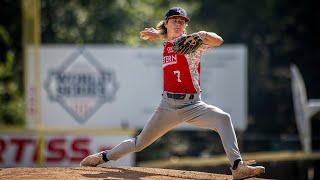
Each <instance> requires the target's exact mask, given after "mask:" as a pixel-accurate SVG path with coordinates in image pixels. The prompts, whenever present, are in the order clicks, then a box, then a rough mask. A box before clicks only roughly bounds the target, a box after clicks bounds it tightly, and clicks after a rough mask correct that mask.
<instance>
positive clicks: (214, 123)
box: [107, 92, 241, 166]
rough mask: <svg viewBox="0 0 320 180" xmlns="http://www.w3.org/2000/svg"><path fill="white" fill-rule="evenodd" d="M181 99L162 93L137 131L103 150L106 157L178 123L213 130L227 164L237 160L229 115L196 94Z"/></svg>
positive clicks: (147, 141) (150, 140)
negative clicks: (219, 139)
mask: <svg viewBox="0 0 320 180" xmlns="http://www.w3.org/2000/svg"><path fill="white" fill-rule="evenodd" d="M189 96H190V95H189V94H187V95H186V98H185V99H183V100H176V99H172V98H168V97H167V93H166V92H164V94H163V96H162V100H161V103H160V105H159V107H158V108H157V109H156V111H155V112H154V113H153V115H152V117H151V119H150V120H149V122H148V123H147V124H146V125H145V127H144V128H143V130H142V131H141V133H140V134H139V135H138V136H137V137H136V138H132V139H128V140H125V141H123V142H121V143H120V144H119V145H117V146H115V147H114V148H112V149H111V150H110V151H108V153H107V158H108V159H109V160H117V159H119V158H121V157H123V156H124V155H126V154H128V153H131V152H139V151H141V150H143V149H144V148H146V147H147V146H149V145H150V144H152V143H153V142H154V141H156V140H157V139H158V138H160V137H161V136H163V135H164V134H165V133H167V132H168V131H169V130H171V129H173V128H175V127H176V126H177V125H179V124H181V123H184V122H186V123H189V124H191V125H194V126H196V127H200V128H205V129H211V130H214V131H216V132H217V133H218V134H219V136H220V138H221V140H222V144H223V148H224V150H225V152H226V154H227V157H228V159H229V161H230V164H231V166H232V165H233V162H234V161H235V160H236V159H241V155H240V151H239V148H238V142H237V139H236V135H235V131H234V128H233V125H232V121H231V118H230V115H229V114H228V113H226V112H224V111H222V110H221V109H219V108H217V107H215V106H212V105H208V104H206V103H204V102H203V101H201V95H200V94H196V95H195V96H194V98H193V99H191V100H190V99H189Z"/></svg>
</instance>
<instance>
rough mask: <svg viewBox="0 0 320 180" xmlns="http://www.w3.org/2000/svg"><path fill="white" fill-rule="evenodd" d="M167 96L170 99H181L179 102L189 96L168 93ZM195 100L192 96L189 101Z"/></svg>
mask: <svg viewBox="0 0 320 180" xmlns="http://www.w3.org/2000/svg"><path fill="white" fill-rule="evenodd" d="M166 94H167V97H168V98H171V99H179V100H182V99H185V98H186V96H187V94H175V93H168V92H167V93H166ZM193 98H194V95H193V94H190V96H189V99H190V100H191V99H193Z"/></svg>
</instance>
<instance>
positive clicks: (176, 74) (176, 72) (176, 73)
mask: <svg viewBox="0 0 320 180" xmlns="http://www.w3.org/2000/svg"><path fill="white" fill-rule="evenodd" d="M173 74H174V75H175V76H177V81H178V82H182V81H181V79H180V71H179V70H176V71H173Z"/></svg>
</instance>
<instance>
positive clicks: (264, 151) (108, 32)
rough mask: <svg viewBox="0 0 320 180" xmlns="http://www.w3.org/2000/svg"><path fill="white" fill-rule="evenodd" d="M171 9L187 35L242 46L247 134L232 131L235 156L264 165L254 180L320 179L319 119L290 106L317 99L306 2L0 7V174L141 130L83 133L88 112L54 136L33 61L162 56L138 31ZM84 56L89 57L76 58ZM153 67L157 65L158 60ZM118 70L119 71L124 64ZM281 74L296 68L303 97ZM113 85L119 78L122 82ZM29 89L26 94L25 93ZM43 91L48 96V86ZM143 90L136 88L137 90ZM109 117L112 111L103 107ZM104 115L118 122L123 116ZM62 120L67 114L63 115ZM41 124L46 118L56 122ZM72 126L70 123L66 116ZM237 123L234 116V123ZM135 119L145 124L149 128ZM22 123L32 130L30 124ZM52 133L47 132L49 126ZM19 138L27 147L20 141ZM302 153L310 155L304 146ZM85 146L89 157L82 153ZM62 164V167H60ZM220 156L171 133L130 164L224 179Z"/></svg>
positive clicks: (98, 0)
mask: <svg viewBox="0 0 320 180" xmlns="http://www.w3.org/2000/svg"><path fill="white" fill-rule="evenodd" d="M173 6H181V7H183V8H184V9H186V10H187V12H188V14H189V16H190V18H191V21H190V22H189V26H188V27H187V31H188V32H195V31H200V30H206V31H212V32H216V33H217V34H219V35H220V36H221V37H222V38H223V39H224V45H223V46H226V47H227V46H228V45H239V44H241V45H243V46H245V50H246V51H245V52H246V68H245V70H246V81H245V82H246V89H245V90H246V91H245V94H246V96H245V97H246V100H245V101H246V103H245V105H246V115H245V117H246V127H245V128H244V129H241V130H239V131H238V130H237V136H238V141H239V146H240V150H241V152H242V153H243V154H244V157H245V158H246V157H248V158H254V159H257V161H258V162H259V164H262V165H264V166H266V168H267V172H266V174H265V175H263V176H262V177H265V178H276V179H320V173H319V172H320V155H319V149H320V131H319V129H320V113H319V112H318V111H315V112H312V113H310V112H309V111H308V107H309V106H308V105H307V104H305V103H303V102H302V103H300V104H301V107H300V106H299V98H301V96H303V95H304V93H305V96H306V99H307V102H308V100H309V99H314V101H312V102H314V104H312V105H314V106H316V105H317V104H318V100H319V99H320V73H319V68H320V51H319V50H320V47H319V43H318V42H317V41H318V39H319V38H318V34H319V33H320V25H319V22H320V14H319V13H316V12H317V9H316V7H317V6H316V5H315V1H288V0H283V1H276V0H260V1H248V0H241V1H240V0H234V1H209V0H201V1H193V0H185V1H181V0H172V1H166V0H157V1H153V0H136V1H133V0H109V1H103V0H92V1H89V0H70V1H64V0H60V1H54V0H26V1H18V0H13V1H12V0H2V1H0V8H1V10H0V15H1V16H0V17H1V20H0V125H1V129H0V130H1V131H0V135H1V136H0V138H1V139H0V166H2V167H12V166H49V165H50V164H49V165H48V164H47V163H46V162H49V161H50V160H51V162H54V163H53V164H51V165H52V166H59V165H61V166H69V165H70V164H71V165H74V164H77V163H78V162H79V161H80V160H81V159H82V158H83V157H85V155H87V154H89V153H93V151H96V150H97V148H92V146H93V145H91V144H90V142H95V143H98V144H99V149H107V148H110V147H112V146H114V145H116V144H117V143H118V142H120V141H122V140H123V139H125V138H126V137H127V136H128V137H131V136H135V135H136V134H138V133H139V132H140V131H141V128H142V127H141V128H139V127H137V128H136V127H131V126H130V122H131V121H134V120H135V119H125V120H123V119H119V120H118V119H114V120H116V121H117V120H118V121H119V122H120V121H121V123H120V124H121V125H120V126H119V127H116V128H115V126H114V127H113V126H112V128H111V129H108V127H107V126H105V127H104V124H103V123H102V124H99V122H97V123H95V124H94V125H89V124H86V123H88V122H90V118H91V117H94V116H95V112H92V113H91V114H90V115H88V116H84V117H86V118H84V119H85V120H84V119H83V118H82V120H83V121H86V122H85V123H82V124H81V123H79V125H78V124H77V121H75V123H74V124H72V125H71V126H70V128H67V129H63V127H64V123H63V121H66V120H65V119H63V118H62V119H60V120H59V121H55V122H52V124H53V125H57V124H59V123H60V125H57V126H61V127H60V128H58V129H54V130H53V129H50V128H48V127H46V126H44V124H43V123H39V122H40V121H42V120H43V118H42V117H43V116H41V115H40V114H39V110H37V108H39V107H41V105H43V103H44V102H43V101H44V100H43V99H44V98H45V97H46V96H47V94H43V93H40V91H41V90H40V89H45V87H44V85H43V84H44V83H43V84H41V85H39V84H37V82H42V80H43V79H48V77H47V76H44V77H42V75H43V74H44V73H43V71H44V70H42V69H41V68H42V67H43V66H42V64H44V63H45V61H43V60H42V58H43V57H45V56H44V52H43V50H42V47H46V48H48V47H58V48H59V47H62V50H63V49H66V50H67V51H68V52H66V53H65V54H72V52H73V50H74V49H75V48H73V47H85V46H89V48H88V49H89V50H88V52H90V53H91V54H95V53H94V51H95V50H94V49H93V47H100V46H101V47H102V51H103V49H104V48H106V49H107V50H106V51H108V50H110V49H111V50H112V48H115V47H120V48H124V49H125V50H126V51H128V52H129V51H131V49H133V50H138V51H139V50H141V49H146V50H143V52H146V53H148V52H151V51H152V52H153V51H154V49H159V50H161V48H162V42H145V41H141V40H140V39H139V32H140V31H141V30H143V29H144V28H145V27H152V26H153V27H155V26H156V24H157V23H158V22H159V21H160V20H162V19H163V17H164V14H165V12H166V11H167V10H168V9H169V8H170V7H173ZM223 46H222V47H221V48H223ZM30 47H31V50H30ZM90 48H91V49H90ZM219 48H220V47H219ZM219 48H217V49H219ZM148 49H150V51H148ZM47 51H49V50H48V49H47ZM60 51H61V48H60V49H59V52H60ZM141 51H142V50H141ZM59 52H58V53H57V54H59ZM61 52H62V51H61ZM143 52H142V53H141V54H143ZM79 53H80V54H81V53H82V51H81V50H80V51H79ZM119 53H121V51H120V52H119ZM66 56H68V55H65V56H63V55H62V57H66ZM74 56H77V55H74ZM213 56H214V53H213ZM84 57H91V56H90V55H86V54H85V53H84ZM159 57H160V56H159ZM160 58H161V57H160ZM30 59H33V60H30ZM65 59H66V58H64V59H63V58H62V60H65ZM69 59H70V58H69ZM84 59H85V58H84ZM89 59H90V58H89ZM96 59H97V58H96ZM98 59H99V58H98ZM51 60H52V61H51V62H52V63H53V64H55V63H56V66H59V64H63V62H62V60H61V62H62V63H60V61H58V60H57V61H56V62H53V61H54V60H55V57H52V58H51ZM112 60H113V61H118V60H119V59H112ZM113 61H111V60H110V61H109V60H106V63H107V65H108V63H109V65H110V66H113V64H112V63H113ZM119 61H120V60H119ZM158 61H159V63H160V61H161V59H158ZM30 62H31V63H30ZM114 63H116V62H114ZM75 64H76V63H75ZM76 65H77V64H76ZM78 65H79V64H78ZM120 65H121V64H120ZM120 65H119V66H120ZM293 65H295V66H293ZM31 66H32V67H33V68H34V69H33V68H30V67H31ZM121 66H122V67H124V66H123V64H122V65H121ZM128 66H129V65H128ZM60 67H63V65H61V66H60ZM73 67H76V66H73ZM290 67H296V68H297V69H298V71H299V72H300V73H299V75H300V76H301V77H300V80H301V79H302V81H303V82H304V84H299V85H297V86H299V88H298V89H300V90H301V89H302V91H301V93H299V92H298V93H297V95H295V94H294V93H293V92H294V90H293V89H294V85H293V76H294V75H293V70H292V69H290ZM137 68H139V67H137ZM158 68H159V69H158V70H156V69H154V70H153V71H160V70H161V65H160V64H159V67H158ZM128 70H130V69H128ZM131 70H132V69H131ZM131 70H130V72H132V73H133V74H134V72H135V71H143V70H140V69H133V71H131ZM66 71H67V70H66ZM58 72H60V71H58ZM99 72H100V71H99ZM295 72H296V71H295ZM103 73H108V72H103ZM103 73H102V74H103ZM119 73H120V74H121V72H118V74H119ZM30 74H31V75H30ZM60 75H61V74H60ZM38 76H39V77H38ZM40 76H41V77H40ZM118 76H119V78H121V75H118ZM108 77H109V76H108ZM38 78H39V79H38ZM50 78H53V77H49V79H50ZM109 78H111V75H110V77H109ZM216 78H219V79H223V77H216ZM298 79H299V78H298ZM159 81H160V80H159ZM53 82H55V83H57V82H56V81H54V80H53ZM300 82H301V81H300ZM30 83H31V84H32V83H33V84H35V86H34V87H32V86H30ZM53 84H54V83H53ZM111 84H113V83H111ZM113 85H114V89H118V90H119V91H121V88H123V87H125V86H122V84H121V81H120V83H118V85H116V83H114V84H113ZM151 85H153V84H151ZM302 85H305V87H304V86H302ZM48 86H49V89H50V87H51V85H50V84H49V85H48ZM52 86H54V85H52ZM148 86H149V85H148V83H145V88H148ZM129 87H130V86H129ZM159 87H160V86H159ZM37 88H39V89H37ZM131 88H132V89H133V91H134V89H135V88H136V87H135V86H134V84H133V85H132V86H131ZM156 88H158V87H156ZM47 89H48V87H47ZM127 89H128V88H127ZM304 89H305V92H303V90H304ZM32 90H34V94H33V95H34V96H35V97H39V99H37V98H35V97H34V99H33V100H34V102H33V103H32V100H31V103H30V92H31V91H32ZM160 90H161V89H159V91H160ZM110 91H111V90H110ZM28 93H29V94H28ZM52 96H54V95H52ZM55 98H59V96H57V97H55V96H54V97H51V100H52V101H54V100H56V102H60V105H61V106H63V107H64V109H68V107H66V106H68V103H69V100H70V99H69V100H68V101H65V102H64V103H61V99H60V100H59V99H58V100H57V99H55ZM144 98H145V99H148V98H149V97H148V96H145V97H144ZM158 98H160V97H158ZM295 98H296V99H298V100H294V99H295ZM31 99H32V98H31ZM222 99H223V97H222ZM302 99H303V98H302ZM70 101H71V100H70ZM96 101H98V100H95V101H94V102H96ZM111 102H115V101H108V100H106V102H103V103H100V104H105V103H106V104H107V105H108V103H109V104H110V103H111ZM121 103H123V105H125V104H124V102H119V104H120V105H119V106H116V107H121ZM30 104H31V105H30ZM32 104H33V105H32ZM98 104H99V103H98ZM55 105H56V106H58V105H59V104H58V103H55ZM129 105H130V106H132V104H129ZM214 105H218V104H214ZM30 106H31V107H30ZM312 107H313V106H312ZM32 108H34V109H32ZM104 108H105V106H103V107H102V108H100V109H99V112H101V113H102V112H107V111H104ZM108 108H110V109H112V106H108ZM40 109H41V108H40ZM42 109H44V108H42ZM62 110H63V108H62ZM112 110H113V111H118V112H122V113H124V114H125V113H126V110H127V109H122V110H121V109H112ZM30 111H32V112H30ZM63 111H64V112H65V110H63ZM67 111H69V113H70V112H71V113H70V114H74V112H73V113H72V108H71V110H70V109H69V110H67ZM145 111H149V109H146V110H145ZM44 113H45V112H44V111H43V112H42V114H44ZM46 116H48V117H49V116H50V117H52V116H53V117H54V116H56V114H46ZM104 116H105V117H107V118H106V119H108V117H111V116H108V114H107V113H106V114H104ZM137 116H138V115H137ZM297 116H302V117H303V118H301V117H300V118H299V117H297ZM72 118H76V117H75V116H72V117H71V116H70V119H72ZM80 119H81V118H80ZM236 119H237V117H233V120H234V121H236ZM299 119H300V120H299ZM142 120H143V121H144V122H146V121H147V120H148V119H147V118H142ZM29 121H34V122H31V125H30V122H29ZM300 121H307V122H308V123H309V125H308V123H306V124H307V125H306V124H304V123H302V124H303V125H301V126H300V127H299V123H301V122H300ZM78 122H79V121H78ZM52 124H50V123H49V124H46V125H47V126H49V127H50V126H52ZM236 129H237V128H236ZM105 133H106V134H105ZM88 134H93V136H95V137H97V138H98V140H93V139H90V135H88ZM27 136H30V138H29V139H28V138H25V137H27ZM22 137H23V138H22ZM304 138H307V140H306V139H304ZM308 138H309V141H310V142H308ZM303 139H304V140H305V141H304V142H303ZM77 143H78V144H77ZM104 143H105V144H107V145H103V144H104ZM304 143H305V145H304ZM28 144H33V146H32V147H33V148H34V150H30V149H31V148H29V147H28V148H27V147H26V148H24V147H25V146H26V145H28ZM308 144H309V145H310V147H309V149H308V148H307V147H306V146H308ZM85 146H90V148H89V149H86V148H85ZM100 146H103V147H100ZM70 148H71V149H73V151H74V152H75V153H76V155H77V156H76V157H73V158H72V157H70V155H69V156H67V155H66V154H68V153H69V154H70V153H72V152H70V150H69V149H70ZM93 149H94V150H93ZM10 150H12V151H11V152H14V151H16V152H17V153H18V152H20V154H19V153H18V154H17V153H16V154H12V158H11V159H10V157H9V156H6V153H7V154H8V153H9V151H10ZM24 151H25V153H24ZM28 153H31V154H32V157H33V160H28V159H27V158H26V157H25V156H26V154H28ZM48 156H50V157H49V158H48ZM67 157H68V158H69V159H70V160H68V161H67V160H65V158H67ZM224 157H225V154H224V151H223V148H222V145H221V141H220V138H219V136H218V135H217V134H216V133H215V132H211V131H204V130H194V129H188V128H186V129H184V128H182V129H178V130H173V131H170V132H169V133H168V134H166V135H165V136H163V137H162V138H161V139H159V140H157V141H156V142H155V143H154V144H152V145H151V146H149V147H148V148H146V149H145V150H143V151H141V152H138V153H136V154H135V155H134V157H131V159H130V164H129V165H134V166H148V167H160V168H174V169H186V170H197V171H204V172H214V173H224V174H226V173H229V174H230V172H229V170H228V164H227V162H226V159H225V158H224ZM192 163H195V164H196V165H192ZM120 165H122V164H120ZM124 165H126V164H124Z"/></svg>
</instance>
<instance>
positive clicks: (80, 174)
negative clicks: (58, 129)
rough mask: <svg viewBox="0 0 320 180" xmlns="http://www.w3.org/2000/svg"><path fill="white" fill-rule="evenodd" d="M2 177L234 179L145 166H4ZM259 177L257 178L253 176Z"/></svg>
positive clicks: (228, 176) (174, 179) (11, 179)
mask: <svg viewBox="0 0 320 180" xmlns="http://www.w3.org/2000/svg"><path fill="white" fill-rule="evenodd" d="M0 179H10V180H14V179H19V180H21V179H46V180H47V179H63V180H67V179H68V180H69V179H141V180H146V179H148V180H150V179H152V180H154V179H164V180H166V179H167V180H169V179H170V180H172V179H173V180H176V179H180V180H182V179H219V180H221V179H225V180H226V179H232V176H230V175H223V174H211V173H204V172H195V171H181V170H171V169H156V168H144V167H116V168H115V167H110V168H103V167H74V168H3V169H0ZM252 179H257V178H252Z"/></svg>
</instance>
